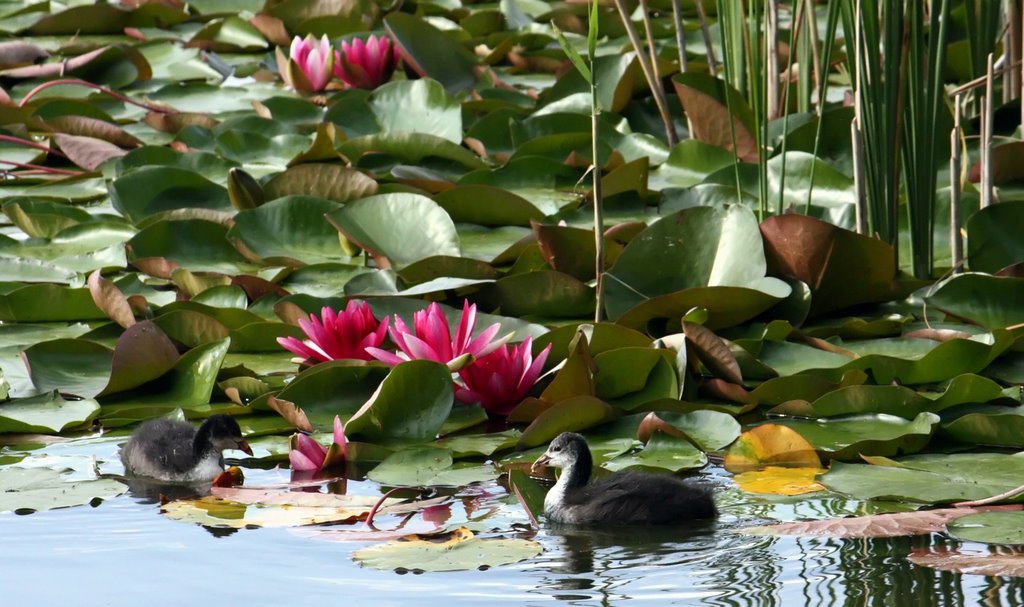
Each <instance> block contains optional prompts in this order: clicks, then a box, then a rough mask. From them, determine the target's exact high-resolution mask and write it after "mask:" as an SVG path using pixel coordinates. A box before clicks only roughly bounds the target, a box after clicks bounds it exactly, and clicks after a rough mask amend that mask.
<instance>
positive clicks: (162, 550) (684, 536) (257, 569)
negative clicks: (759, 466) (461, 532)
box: [0, 441, 1024, 607]
mask: <svg viewBox="0 0 1024 607" xmlns="http://www.w3.org/2000/svg"><path fill="white" fill-rule="evenodd" d="M47 451H48V452H53V453H55V454H81V453H84V452H93V453H96V452H99V462H100V469H101V470H102V471H104V472H110V471H112V470H117V469H118V468H119V464H117V462H116V444H115V443H114V442H113V441H100V442H99V443H87V444H83V445H72V446H68V445H60V446H53V447H50V448H48V450H47ZM246 475H247V476H246V484H247V485H251V484H260V483H272V482H280V481H282V480H287V478H288V476H287V471H283V470H246ZM712 476H713V477H714V478H713V482H716V483H718V485H719V493H720V495H721V496H722V499H721V500H720V502H721V505H722V507H723V511H724V514H723V516H722V517H721V519H720V520H719V521H718V522H716V523H714V524H712V525H703V526H701V525H697V526H687V527H681V528H671V529H657V530H644V529H627V530H618V531H613V530H579V529H572V528H556V527H550V526H543V527H542V529H541V530H540V531H538V532H536V534H535V535H532V534H531V533H529V532H528V533H527V534H526V536H532V538H533V539H535V540H537V541H538V542H540V543H541V545H542V546H543V548H544V553H543V554H542V555H540V556H539V557H536V558H534V559H531V560H528V561H524V562H521V563H518V564H515V565H509V566H501V567H494V568H490V569H487V570H482V571H481V570H473V571H462V572H450V573H420V574H417V573H411V572H407V573H404V574H399V573H395V572H392V571H377V570H373V569H367V568H363V567H360V566H359V565H358V564H356V563H355V562H353V560H352V558H351V555H352V552H353V551H354V550H356V549H358V548H360V547H362V546H365V545H368V544H367V543H362V542H360V543H352V542H346V543H335V542H329V541H323V540H318V539H312V538H309V537H306V536H304V535H300V534H299V533H296V532H295V531H293V530H290V529H242V530H238V531H228V532H224V531H223V530H208V529H206V528H203V527H200V526H197V525H194V524H189V523H183V522H178V521H173V520H170V519H168V518H167V517H165V516H164V515H162V514H160V511H159V505H158V504H156V503H154V502H153V500H152V499H151V497H148V496H146V495H143V494H139V493H134V494H133V493H128V494H125V495H122V496H120V497H117V498H112V499H109V500H107V501H105V502H103V503H101V504H99V505H98V506H97V507H90V506H81V507H75V508H66V509H60V510H52V511H47V512H38V513H34V514H28V515H17V514H0V546H2V549H3V560H2V564H0V589H2V595H0V605H3V606H20V605H31V606H37V605H44V606H49V605H61V606H63V605H69V606H72V605H73V606H79V605H81V606H91V605H140V606H144V607H159V606H162V605H189V604H198V605H231V606H234V605H280V606H292V605H359V606H387V605H412V604H416V605H439V606H440V605H445V606H447V605H481V604H485V603H486V604H488V605H492V604H495V605H496V604H503V605H552V604H556V603H564V604H568V605H594V606H603V605H729V606H738V605H828V606H831V605H850V606H861V605H896V606H900V605H965V606H966V605H971V606H973V605H986V606H998V605H1024V588H1022V585H1021V583H1020V582H1019V581H1018V580H1017V579H1015V578H1000V577H984V576H979V575H963V574H958V573H950V572H942V571H936V570H932V569H928V568H924V567H919V566H916V565H914V564H911V563H910V562H909V561H907V559H906V558H905V557H906V555H907V553H908V551H909V550H910V549H911V548H913V547H918V548H923V547H928V546H939V547H941V546H958V545H959V544H958V543H956V542H953V541H952V540H948V539H944V538H942V537H940V536H931V537H919V538H909V539H908V538H900V539H898V540H835V539H816V538H775V537H761V536H746V535H742V534H739V533H737V532H736V529H738V528H740V527H744V526H749V525H751V524H758V523H761V522H763V519H761V518H759V515H758V514H757V513H771V514H772V515H773V516H780V515H781V517H782V518H794V517H813V516H828V515H831V514H834V512H833V510H834V509H835V508H839V509H842V508H843V507H844V506H842V505H839V506H836V505H835V504H834V503H831V502H817V503H816V502H814V501H813V500H806V501H800V500H788V501H784V502H782V503H781V505H780V502H774V503H769V502H765V503H759V502H758V498H756V497H754V498H752V497H750V496H745V495H743V494H740V493H739V492H737V491H735V490H732V489H729V488H728V479H727V477H726V476H725V475H724V474H718V475H715V474H712ZM348 490H349V492H356V493H368V494H375V493H377V487H376V486H375V485H374V484H373V483H372V482H350V483H349V486H348ZM458 498H459V500H457V501H456V505H455V507H454V508H453V519H452V520H455V519H458V518H460V517H463V518H464V517H466V516H467V512H466V509H465V507H464V506H463V504H471V505H472V506H473V507H472V509H471V510H472V512H471V513H470V515H469V517H470V518H477V519H479V520H478V521H477V522H476V523H475V524H476V527H477V530H478V532H479V531H481V528H482V531H483V533H484V534H486V533H487V532H488V527H489V526H493V529H492V530H491V531H492V532H494V533H498V534H501V535H503V536H512V535H515V530H520V531H524V530H527V529H528V523H527V520H526V517H525V515H524V514H522V511H521V510H520V509H519V506H518V504H517V503H516V502H515V500H514V499H511V498H509V496H508V495H507V493H506V492H505V490H504V489H503V488H502V487H501V486H500V485H498V484H496V483H495V484H489V485H487V486H476V487H470V488H467V489H465V490H463V491H462V492H460V494H459V496H458ZM484 513H490V516H488V517H486V518H481V517H483V514H484ZM393 522H394V521H392V523H393ZM380 523H381V525H382V526H383V525H385V524H386V523H387V521H380ZM305 529H306V530H308V529H310V528H305ZM969 547H970V548H972V549H974V550H980V551H984V550H987V548H986V547H984V546H980V545H972V546H969Z"/></svg>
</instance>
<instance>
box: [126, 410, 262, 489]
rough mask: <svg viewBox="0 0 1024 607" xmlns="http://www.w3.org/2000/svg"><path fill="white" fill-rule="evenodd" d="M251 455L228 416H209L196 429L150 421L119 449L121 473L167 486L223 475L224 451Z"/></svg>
mask: <svg viewBox="0 0 1024 607" xmlns="http://www.w3.org/2000/svg"><path fill="white" fill-rule="evenodd" d="M226 449H238V450H240V451H243V452H245V453H247V454H249V455H252V449H251V448H249V443H247V442H245V440H244V439H243V438H242V430H241V429H240V428H239V427H238V422H236V421H235V420H234V419H232V418H231V417H230V416H228V415H223V414H217V415H211V416H210V417H208V418H207V419H206V421H204V422H203V423H202V425H200V426H199V429H198V430H196V428H195V427H194V426H193V425H192V424H190V423H188V422H184V421H178V420H172V419H151V420H149V421H147V422H146V423H144V424H142V425H141V426H139V427H138V429H136V430H135V432H133V433H132V436H131V438H129V439H128V442H127V443H125V444H124V446H123V447H121V461H122V462H123V463H124V467H125V470H126V471H127V472H129V473H131V474H134V475H138V476H148V477H151V478H155V479H159V480H163V481H171V482H184V483H194V482H206V481H211V480H213V479H214V478H215V477H216V476H217V475H218V474H220V473H221V472H223V471H224V453H223V452H224V451H225V450H226Z"/></svg>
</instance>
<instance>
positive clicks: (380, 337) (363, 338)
mask: <svg viewBox="0 0 1024 607" xmlns="http://www.w3.org/2000/svg"><path fill="white" fill-rule="evenodd" d="M320 313H321V317H322V320H321V319H319V318H317V317H316V315H314V314H310V315H309V320H308V321H307V320H300V321H299V327H301V328H302V332H303V333H305V334H306V337H308V338H309V339H307V340H305V341H300V340H299V339H297V338H295V337H278V338H277V343H279V344H281V345H282V346H283V347H284V348H285V349H286V350H288V351H289V352H293V353H295V354H298V355H299V356H301V357H303V358H304V359H305V360H306V361H310V362H325V361H329V360H339V359H344V358H348V359H357V360H371V358H372V357H371V356H370V355H369V354H368V353H367V348H368V347H375V346H379V345H380V344H381V343H383V341H384V337H385V335H386V334H387V330H388V325H389V322H390V321H389V319H388V317H387V316H385V317H384V320H383V322H377V319H376V318H374V316H373V312H372V311H371V310H370V306H369V305H368V304H367V303H366V302H365V301H358V302H357V301H355V300H349V302H348V304H347V305H346V306H345V310H344V311H342V312H340V313H335V312H334V310H332V309H331V308H329V307H326V306H325V307H324V308H323V309H322V310H320Z"/></svg>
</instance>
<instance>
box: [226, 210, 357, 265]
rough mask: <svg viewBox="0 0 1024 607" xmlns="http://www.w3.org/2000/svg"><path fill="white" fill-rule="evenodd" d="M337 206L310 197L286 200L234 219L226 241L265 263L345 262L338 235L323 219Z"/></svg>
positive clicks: (246, 211)
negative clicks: (237, 244)
mask: <svg viewBox="0 0 1024 607" xmlns="http://www.w3.org/2000/svg"><path fill="white" fill-rule="evenodd" d="M338 208H339V205H338V204H337V203H335V202H331V201H330V200H325V199H323V198H314V197H312V196H287V197H285V198H278V199H277V200H273V201H271V202H268V203H267V204H264V205H263V206H260V207H257V208H254V209H248V210H245V211H242V212H240V213H239V214H238V215H236V216H235V222H234V225H233V226H231V229H230V230H228V232H227V238H228V240H230V241H232V242H237V243H240V244H241V245H242V246H244V247H245V248H246V249H248V250H249V251H252V252H253V253H255V254H256V255H258V256H260V257H261V258H263V260H264V261H266V262H268V263H275V262H277V263H284V264H288V265H292V264H295V263H303V264H312V263H321V262H324V261H330V260H347V259H348V256H347V255H346V254H345V252H344V251H343V250H342V248H341V245H340V243H339V241H338V231H337V230H335V229H334V227H332V226H331V224H330V223H328V222H327V220H326V219H325V218H324V215H326V214H327V213H330V212H331V211H334V210H337V209H338Z"/></svg>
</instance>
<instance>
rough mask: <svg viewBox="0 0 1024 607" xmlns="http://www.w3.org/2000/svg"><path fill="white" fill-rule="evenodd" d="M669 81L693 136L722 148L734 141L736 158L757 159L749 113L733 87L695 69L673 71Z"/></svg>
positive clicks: (732, 147)
mask: <svg viewBox="0 0 1024 607" xmlns="http://www.w3.org/2000/svg"><path fill="white" fill-rule="evenodd" d="M672 84H673V85H675V89H676V94H677V95H678V96H679V102H680V103H681V104H682V106H683V111H685V112H686V115H687V117H688V118H689V119H690V124H691V126H692V128H691V134H692V135H693V138H694V139H697V140H698V141H703V142H704V143H709V144H711V145H714V146H717V147H720V148H723V149H726V150H734V146H733V142H734V141H735V153H736V156H737V157H738V158H739V159H740V160H743V161H744V162H757V154H758V146H757V138H756V137H755V136H754V133H753V131H752V129H751V126H752V119H753V114H752V112H751V110H750V108H749V107H748V106H747V104H746V102H745V101H744V100H743V97H742V96H741V95H740V94H739V93H738V92H737V91H736V90H735V89H733V88H732V87H731V86H729V85H728V84H726V83H725V82H724V81H722V80H719V79H717V78H713V77H711V76H709V75H707V74H698V73H696V72H688V73H685V74H677V75H676V76H675V77H674V78H672ZM727 97H728V98H729V102H728V103H726V98H727ZM730 106H731V108H730ZM730 109H731V110H732V112H731V113H730ZM730 122H731V123H732V126H731V128H730V125H729V123H730Z"/></svg>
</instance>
